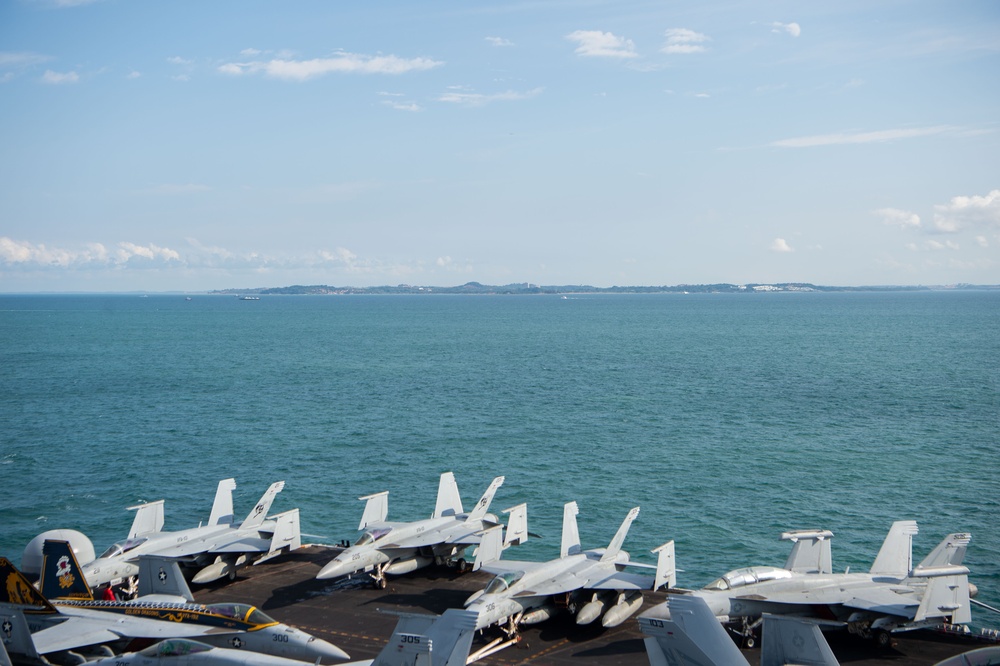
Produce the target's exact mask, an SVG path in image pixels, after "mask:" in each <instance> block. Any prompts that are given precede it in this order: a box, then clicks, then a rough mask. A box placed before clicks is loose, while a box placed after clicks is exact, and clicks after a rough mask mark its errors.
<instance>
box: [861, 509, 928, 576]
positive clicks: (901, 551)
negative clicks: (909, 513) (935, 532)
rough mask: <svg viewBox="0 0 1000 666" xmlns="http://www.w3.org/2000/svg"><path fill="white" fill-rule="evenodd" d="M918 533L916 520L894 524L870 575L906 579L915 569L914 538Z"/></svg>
mask: <svg viewBox="0 0 1000 666" xmlns="http://www.w3.org/2000/svg"><path fill="white" fill-rule="evenodd" d="M918 532H919V530H918V529H917V521H915V520H897V521H896V522H894V523H893V524H892V527H890V528H889V534H887V535H886V537H885V541H883V542H882V548H881V549H879V551H878V556H876V557H875V562H874V563H873V564H872V568H871V572H870V573H871V574H872V575H873V576H891V577H893V578H905V577H906V575H907V574H908V573H909V572H910V569H911V568H913V537H914V536H916V534H917V533H918Z"/></svg>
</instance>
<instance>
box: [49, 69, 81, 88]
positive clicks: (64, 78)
mask: <svg viewBox="0 0 1000 666" xmlns="http://www.w3.org/2000/svg"><path fill="white" fill-rule="evenodd" d="M79 80H80V75H79V74H77V73H76V72H66V73H65V74H63V73H60V72H53V71H52V70H51V69H47V70H45V74H43V75H42V83H51V84H52V85H62V84H64V83H76V82H77V81H79Z"/></svg>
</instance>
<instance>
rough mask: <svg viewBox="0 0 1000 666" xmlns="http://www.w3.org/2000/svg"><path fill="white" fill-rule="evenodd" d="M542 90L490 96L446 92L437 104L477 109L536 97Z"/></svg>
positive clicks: (509, 92) (534, 89) (511, 91)
mask: <svg viewBox="0 0 1000 666" xmlns="http://www.w3.org/2000/svg"><path fill="white" fill-rule="evenodd" d="M542 90H543V89H542V88H533V89H531V90H528V91H525V92H518V91H515V90H508V91H506V92H502V93H494V94H492V95H483V94H480V93H465V92H447V93H443V94H442V95H441V96H439V97H438V98H437V101H439V102H447V103H449V104H461V105H463V106H470V107H477V106H486V105H487V104H492V103H493V102H513V101H518V100H522V99H530V98H532V97H536V96H538V95H540V94H541V93H542Z"/></svg>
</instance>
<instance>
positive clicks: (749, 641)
mask: <svg viewBox="0 0 1000 666" xmlns="http://www.w3.org/2000/svg"><path fill="white" fill-rule="evenodd" d="M743 647H745V648H754V647H757V639H756V638H755V637H754V636H753V634H751V635H749V636H746V637H745V638H744V639H743Z"/></svg>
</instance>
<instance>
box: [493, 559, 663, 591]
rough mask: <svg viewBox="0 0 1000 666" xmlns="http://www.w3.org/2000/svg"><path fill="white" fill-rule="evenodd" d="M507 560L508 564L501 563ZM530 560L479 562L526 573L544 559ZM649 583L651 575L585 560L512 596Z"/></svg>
mask: <svg viewBox="0 0 1000 666" xmlns="http://www.w3.org/2000/svg"><path fill="white" fill-rule="evenodd" d="M504 564H507V565H508V566H503V565H504ZM534 564H535V563H532V562H509V563H505V562H504V561H503V560H500V561H498V562H491V563H490V564H488V565H485V566H483V569H485V570H487V571H489V572H490V573H493V574H501V573H511V572H516V571H524V572H525V573H529V572H531V571H532V570H534V569H537V568H538V567H539V566H540V565H542V564H545V563H538V564H537V565H535V566H525V565H534ZM652 586H653V579H652V577H651V576H642V575H639V574H630V573H624V572H621V571H618V570H617V569H615V568H614V567H613V566H600V565H598V564H597V563H595V562H592V561H587V562H580V563H579V564H577V565H575V566H573V567H570V568H568V569H562V570H559V571H554V572H553V574H552V576H551V577H549V578H545V579H542V580H540V581H538V582H537V583H535V584H534V585H531V586H529V587H528V588H527V589H525V590H523V591H521V592H518V593H516V594H515V595H514V598H515V599H516V598H518V597H536V596H549V595H553V594H563V593H566V592H572V591H574V590H645V589H650V588H652Z"/></svg>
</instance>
